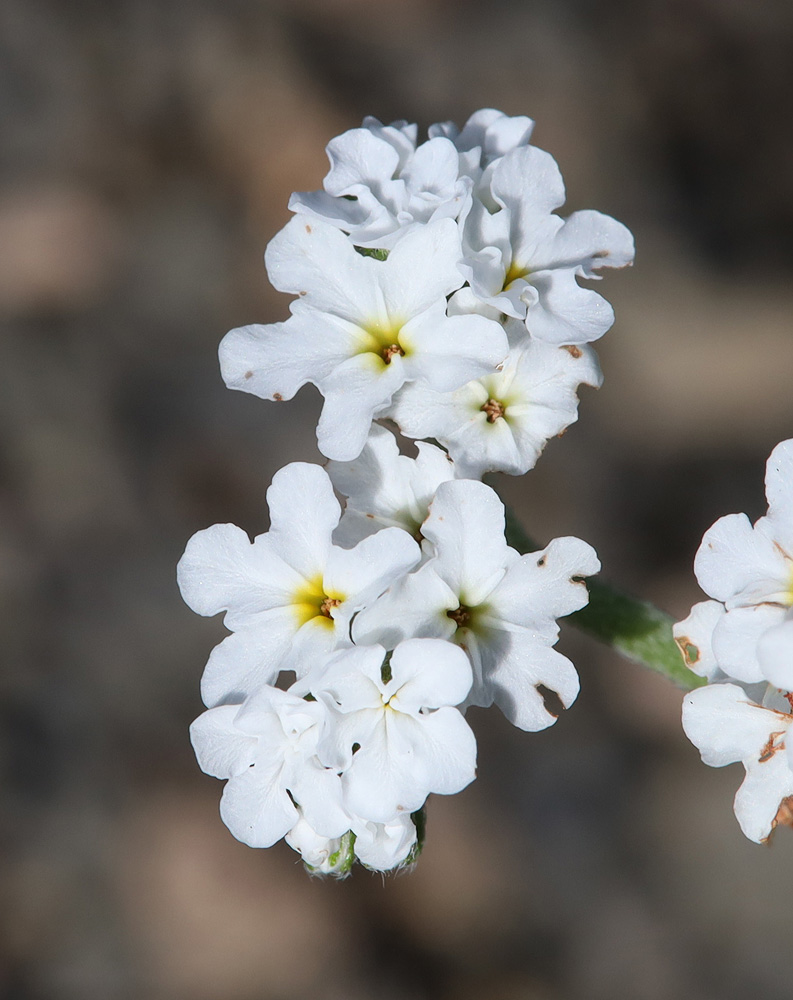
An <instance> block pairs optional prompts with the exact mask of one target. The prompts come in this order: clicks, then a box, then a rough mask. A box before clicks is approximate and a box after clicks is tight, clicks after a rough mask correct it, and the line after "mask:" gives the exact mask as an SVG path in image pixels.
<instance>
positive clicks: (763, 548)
mask: <svg viewBox="0 0 793 1000" xmlns="http://www.w3.org/2000/svg"><path fill="white" fill-rule="evenodd" d="M765 483H766V496H767V498H768V513H767V514H766V516H765V517H761V518H760V519H759V520H758V521H757V522H756V523H755V524H754V525H752V523H751V522H750V520H749V518H748V517H747V516H746V515H745V514H728V515H727V516H726V517H722V518H720V520H718V521H717V522H716V523H715V524H714V525H713V527H711V528H709V529H708V530H707V531H706V532H705V534H704V536H703V538H702V544H701V546H700V548H699V551H698V552H697V556H696V559H695V561H694V572H695V573H696V576H697V580H698V581H699V585H700V587H702V589H703V590H704V591H705V593H707V594H708V595H709V596H710V597H712V598H714V599H715V601H718V602H720V603H721V604H722V605H723V606H724V613H723V614H719V613H718V611H716V610H713V611H711V612H710V613H711V614H712V615H713V617H714V626H713V631H712V637H711V646H712V654H713V657H714V658H715V660H716V662H717V663H718V665H719V667H720V668H721V670H722V671H723V672H724V673H725V674H728V675H729V676H730V677H734V678H735V679H736V680H739V681H744V682H746V683H750V684H751V683H755V682H757V681H762V680H770V681H772V683H774V684H775V685H777V686H779V687H781V688H783V689H785V690H790V688H793V661H791V664H790V665H789V666H788V667H787V668H785V667H784V665H780V664H779V660H778V658H775V659H774V660H773V665H770V664H771V660H769V661H768V662H769V668H768V669H765V670H764V668H763V664H762V662H761V660H760V659H759V658H758V644H759V642H760V640H761V637H762V636H763V634H764V633H765V632H767V631H768V630H769V629H771V628H773V627H775V626H781V625H782V624H783V623H784V621H785V618H786V616H787V614H788V612H789V611H790V609H791V608H792V607H793V440H791V441H783V442H782V443H781V444H779V445H777V447H776V448H775V449H774V450H773V452H772V453H771V456H770V458H769V459H768V464H767V466H766V480H765ZM685 624H686V623H681V625H680V626H678V629H677V631H678V635H679V636H680V635H681V634H682V637H683V638H685V631H686V629H685ZM678 641H680V638H679V639H678ZM695 645H696V643H692V646H695ZM684 652H685V650H684ZM769 671H770V673H769Z"/></svg>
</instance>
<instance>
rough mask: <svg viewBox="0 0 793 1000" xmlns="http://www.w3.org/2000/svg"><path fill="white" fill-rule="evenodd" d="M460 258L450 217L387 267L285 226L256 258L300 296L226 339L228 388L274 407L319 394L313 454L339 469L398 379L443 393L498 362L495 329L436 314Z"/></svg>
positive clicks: (298, 225)
mask: <svg viewBox="0 0 793 1000" xmlns="http://www.w3.org/2000/svg"><path fill="white" fill-rule="evenodd" d="M461 259H462V251H461V247H460V235H459V230H458V228H457V226H456V224H455V223H454V222H452V221H451V220H450V219H442V220H440V221H439V222H433V223H430V224H429V225H427V226H422V227H420V228H418V229H415V230H412V231H411V232H409V233H407V234H406V235H405V236H404V238H403V239H401V240H400V242H399V244H398V245H397V246H396V247H395V248H394V249H393V250H392V251H391V252H390V254H389V255H388V258H387V259H386V260H375V259H373V258H372V257H364V256H361V255H360V254H359V253H357V252H356V250H355V248H354V246H353V244H352V243H351V242H350V240H349V239H348V238H347V237H346V236H345V235H344V234H343V233H342V232H340V231H339V230H338V229H334V228H333V227H331V226H329V225H327V224H326V223H323V222H315V221H313V220H312V221H311V222H307V221H306V220H305V218H304V217H297V218H295V219H293V220H292V221H291V222H290V223H289V224H288V225H287V226H286V227H285V228H284V229H283V230H282V231H281V232H280V233H279V234H278V235H277V236H276V237H275V238H274V239H273V240H272V242H271V243H270V245H269V246H268V248H267V254H266V262H267V269H268V273H269V275H270V280H271V281H272V283H273V285H275V287H276V288H277V289H279V290H280V291H284V292H291V293H293V294H295V295H297V296H298V298H297V300H296V301H295V302H294V303H293V304H292V307H291V308H292V315H291V317H290V318H289V319H288V320H287V321H286V322H285V323H282V324H281V323H276V324H274V325H271V326H248V327H242V328H240V329H237V330H232V331H231V332H230V333H228V334H227V335H226V337H225V338H224V339H223V341H222V343H221V345H220V362H221V371H222V373H223V378H224V379H225V381H226V384H227V385H228V386H229V387H230V388H232V389H241V390H243V391H245V392H252V393H254V394H255V395H257V396H261V397H263V398H265V399H274V400H277V401H278V400H283V399H291V398H292V396H294V394H295V393H296V392H297V390H298V389H299V388H300V387H301V386H302V385H304V384H305V383H307V382H312V383H313V384H314V385H316V386H317V388H318V389H319V391H320V392H321V393H322V395H323V396H324V397H325V404H324V406H323V408H322V414H321V416H320V419H319V425H318V427H317V439H318V442H319V448H320V451H321V452H322V453H323V454H324V455H326V456H327V457H328V458H332V459H335V460H337V461H340V462H347V461H350V460H352V459H354V458H356V457H357V456H358V455H359V454H360V453H361V450H362V448H363V446H364V444H365V443H366V438H367V435H368V433H369V427H370V425H371V422H372V419H373V417H375V416H377V415H378V414H380V413H382V412H383V410H385V409H386V408H387V406H388V405H389V403H390V402H391V398H392V396H393V394H394V393H395V392H396V391H397V390H398V389H399V388H401V387H402V386H403V385H404V384H405V382H412V381H416V380H418V381H421V382H425V383H426V384H427V385H430V386H431V387H432V388H434V389H437V390H438V391H440V392H448V391H450V390H452V389H456V388H458V387H459V386H461V385H464V384H465V383H466V382H468V381H470V380H471V379H472V378H478V377H479V376H481V375H484V374H486V373H487V372H490V371H494V370H495V368H496V367H497V366H498V365H499V364H500V363H501V362H502V361H503V360H504V357H505V356H506V354H507V350H508V345H507V341H506V337H505V335H504V331H503V330H502V329H501V327H500V325H499V324H498V323H496V322H494V321H493V320H489V319H487V318H485V317H484V316H479V315H468V316H447V315H446V296H447V295H449V294H451V292H453V291H455V289H457V288H459V287H460V286H461V285H462V283H463V278H462V275H461V273H460V271H459V269H458V264H459V263H460V261H461Z"/></svg>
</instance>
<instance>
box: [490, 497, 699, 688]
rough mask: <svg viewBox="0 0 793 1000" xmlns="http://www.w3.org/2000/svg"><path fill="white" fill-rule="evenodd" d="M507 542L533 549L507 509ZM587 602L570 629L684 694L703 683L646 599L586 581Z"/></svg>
mask: <svg viewBox="0 0 793 1000" xmlns="http://www.w3.org/2000/svg"><path fill="white" fill-rule="evenodd" d="M506 513H507V541H508V542H509V544H510V545H511V546H512V547H513V548H515V549H517V550H518V552H521V553H523V552H535V551H537V549H538V546H537V545H535V544H534V542H533V541H532V540H531V538H529V536H528V535H527V534H526V532H525V531H524V530H523V528H522V526H521V525H520V523H519V521H518V520H517V518H516V517H515V515H514V514H513V512H512V511H511V510H510V509H509V508H507V512H506ZM587 587H588V589H589V604H587V606H586V607H585V608H582V609H581V610H580V611H576V612H575V613H574V614H572V615H570V616H569V617H568V618H567V621H569V622H570V623H571V624H573V625H575V626H576V628H580V629H581V630H582V631H583V632H587V633H588V634H589V635H592V636H594V637H595V638H596V639H600V641H601V642H605V643H606V644H607V645H609V646H612V647H613V648H614V649H616V650H617V651H618V652H619V653H622V655H623V656H625V657H627V658H628V659H629V660H633V661H634V663H641V664H642V665H643V666H645V667H649V669H650V670H655V671H656V673H659V674H663V675H664V677H667V678H668V679H669V680H670V681H672V682H673V683H675V684H677V686H678V687H681V688H684V689H685V690H686V691H690V690H692V689H693V688H697V687H700V686H701V685H702V684H704V683H705V680H704V678H702V677H698V676H697V675H696V674H695V673H693V671H691V670H689V668H688V667H687V666H686V665H685V662H684V661H683V655H682V653H681V652H680V649H679V648H678V646H677V643H676V642H675V640H674V638H673V636H672V625H673V624H674V619H673V618H672V617H671V616H670V615H668V614H667V613H666V612H665V611H661V610H660V608H656V607H655V605H654V604H650V602H649V601H640V600H638V599H637V598H635V597H630V596H629V595H628V594H623V593H622V592H621V591H619V590H617V589H616V587H612V586H611V584H609V583H606V582H604V581H602V580H598V579H590V580H587Z"/></svg>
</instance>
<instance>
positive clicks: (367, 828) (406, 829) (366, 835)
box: [353, 813, 416, 872]
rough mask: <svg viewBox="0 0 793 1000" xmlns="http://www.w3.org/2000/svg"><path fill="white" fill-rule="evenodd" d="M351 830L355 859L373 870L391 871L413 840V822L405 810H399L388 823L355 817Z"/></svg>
mask: <svg viewBox="0 0 793 1000" xmlns="http://www.w3.org/2000/svg"><path fill="white" fill-rule="evenodd" d="M353 832H354V833H355V854H356V856H357V858H358V860H359V861H360V862H361V864H363V865H366V867H367V868H371V869H372V870H373V871H376V872H387V871H391V869H392V868H396V867H397V866H398V865H401V864H402V863H403V862H404V861H405V860H406V859H407V857H408V855H409V854H410V852H411V850H412V849H413V845H414V844H415V843H416V826H415V824H414V823H413V820H412V819H411V818H410V814H409V813H403V814H400V815H399V816H397V817H396V819H394V820H392V821H391V822H389V823H372V822H371V821H366V820H363V819H361V818H355V819H354V821H353Z"/></svg>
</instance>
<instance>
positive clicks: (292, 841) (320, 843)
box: [284, 810, 355, 878]
mask: <svg viewBox="0 0 793 1000" xmlns="http://www.w3.org/2000/svg"><path fill="white" fill-rule="evenodd" d="M299 812H300V810H298V813H299ZM284 840H285V841H286V842H287V844H289V846H290V847H291V848H292V850H293V851H297V853H298V854H299V855H300V856H301V858H302V859H303V864H304V865H305V866H306V867H307V868H308V869H309V871H311V873H312V874H313V875H336V876H337V877H339V878H343V877H344V876H345V875H349V873H350V870H351V869H352V866H353V863H354V861H355V854H354V852H353V844H354V841H355V837H354V836H353V833H352V831H351V830H348V831H347V833H345V834H343V835H342V836H341V837H323V836H321V835H320V834H318V833H317V831H316V830H315V829H314V828H313V827H312V826H311V825H310V824H309V823H308V822H307V820H306V819H304V818H303V816H300V818H299V819H298V821H297V823H295V825H294V826H293V827H292V829H291V830H290V831H289V833H287V834H286V836H285V837H284Z"/></svg>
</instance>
